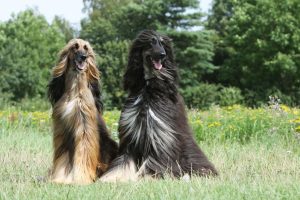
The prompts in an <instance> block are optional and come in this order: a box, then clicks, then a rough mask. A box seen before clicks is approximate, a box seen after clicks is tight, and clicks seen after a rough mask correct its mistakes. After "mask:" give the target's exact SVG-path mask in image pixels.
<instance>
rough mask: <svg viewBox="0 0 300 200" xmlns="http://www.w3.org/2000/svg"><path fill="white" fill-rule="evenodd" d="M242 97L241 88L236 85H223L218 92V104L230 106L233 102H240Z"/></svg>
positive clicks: (242, 99)
mask: <svg viewBox="0 0 300 200" xmlns="http://www.w3.org/2000/svg"><path fill="white" fill-rule="evenodd" d="M243 101H244V97H243V96H242V93H241V90H240V89H239V88H236V87H223V88H222V90H221V91H220V92H219V105H220V106H231V105H234V104H242V103H243Z"/></svg>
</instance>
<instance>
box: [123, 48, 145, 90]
mask: <svg viewBox="0 0 300 200" xmlns="http://www.w3.org/2000/svg"><path fill="white" fill-rule="evenodd" d="M144 85H145V79H144V68H143V56H142V49H141V48H135V47H134V44H133V47H132V48H131V50H130V52H129V58H128V65H127V68H126V71H125V74H124V79H123V87H124V90H126V91H129V92H138V91H139V90H140V89H141V88H142V87H143V86H144Z"/></svg>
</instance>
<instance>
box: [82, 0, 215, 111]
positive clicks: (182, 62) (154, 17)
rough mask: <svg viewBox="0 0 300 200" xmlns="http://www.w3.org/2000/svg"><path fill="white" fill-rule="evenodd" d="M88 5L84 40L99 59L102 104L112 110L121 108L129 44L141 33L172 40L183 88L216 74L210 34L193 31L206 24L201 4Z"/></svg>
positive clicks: (131, 1)
mask: <svg viewBox="0 0 300 200" xmlns="http://www.w3.org/2000/svg"><path fill="white" fill-rule="evenodd" d="M84 3H85V10H86V11H87V13H88V16H89V17H88V18H87V19H84V20H83V21H82V30H81V33H80V36H81V37H82V38H84V39H86V40H88V41H90V43H91V44H92V45H93V47H94V49H95V51H96V52H97V53H98V55H99V57H100V58H99V59H98V60H99V61H100V63H99V65H100V68H101V71H103V72H102V73H103V79H102V82H103V84H102V85H103V89H104V94H105V96H104V99H105V101H104V102H105V104H107V106H108V107H109V108H111V107H120V104H121V102H122V99H123V97H124V92H123V91H122V89H121V88H120V86H121V79H122V76H121V75H122V73H123V71H124V69H125V66H126V63H127V56H128V55H127V54H128V46H129V44H128V43H129V42H128V41H129V40H132V39H133V38H134V37H135V36H136V35H137V34H138V33H139V32H140V31H141V30H143V29H154V30H157V31H159V32H161V33H163V34H166V35H168V36H170V37H171V38H172V39H173V41H174V47H175V58H176V62H177V63H178V68H179V72H180V75H181V77H182V79H181V87H182V88H185V87H187V86H193V85H198V84H199V83H200V82H201V78H202V76H203V75H204V74H209V73H212V72H213V71H214V70H215V69H216V68H215V67H214V66H213V65H212V64H211V60H212V57H213V43H212V42H211V32H209V31H204V30H201V31H196V30H194V31H191V30H190V29H191V28H195V27H197V26H199V25H201V23H202V22H201V21H200V20H201V16H202V14H201V12H200V10H199V7H198V1H197V0H179V1H178V0H176V1H175V0H165V1H162V0H147V1H141V0H127V1H119V0H113V1H109V0H84ZM187 11H188V12H187ZM124 44H126V45H124ZM125 46H127V49H126V48H125ZM101 65H102V66H101ZM107 67H108V68H107Z"/></svg>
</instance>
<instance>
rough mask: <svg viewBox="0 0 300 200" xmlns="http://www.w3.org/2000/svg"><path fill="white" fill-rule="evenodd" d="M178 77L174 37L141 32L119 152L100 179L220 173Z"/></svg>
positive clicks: (132, 57)
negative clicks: (196, 132)
mask: <svg viewBox="0 0 300 200" xmlns="http://www.w3.org/2000/svg"><path fill="white" fill-rule="evenodd" d="M177 82H178V75H177V70H176V66H175V63H174V57H173V52H172V47H171V39H170V38H168V37H166V36H162V35H159V34H158V33H156V32H154V31H150V30H145V31H143V32H141V33H140V34H139V35H138V36H137V38H136V39H135V40H134V41H133V44H132V47H131V50H130V53H129V61H128V66H127V70H126V72H125V75H124V89H125V90H126V91H128V92H129V95H128V98H127V100H126V102H125V105H124V108H123V110H122V113H121V117H120V121H119V138H120V145H119V156H118V158H116V159H115V160H114V161H113V162H112V164H111V167H110V168H109V170H108V172H107V173H105V174H104V175H103V176H102V177H101V178H100V180H102V181H127V180H137V179H139V178H140V177H144V176H147V177H149V176H150V177H163V175H164V174H170V175H171V176H175V177H180V176H182V175H184V174H189V175H191V174H195V175H200V176H208V175H217V171H216V169H215V167H214V166H213V164H212V163H211V162H209V160H208V159H207V157H206V156H205V155H204V153H203V152H202V151H201V150H200V148H199V147H198V146H197V144H196V142H195V140H194V139H193V136H192V132H191V130H190V128H189V125H188V121H187V117H186V112H185V108H184V101H183V99H182V97H181V96H180V95H179V93H178V91H177Z"/></svg>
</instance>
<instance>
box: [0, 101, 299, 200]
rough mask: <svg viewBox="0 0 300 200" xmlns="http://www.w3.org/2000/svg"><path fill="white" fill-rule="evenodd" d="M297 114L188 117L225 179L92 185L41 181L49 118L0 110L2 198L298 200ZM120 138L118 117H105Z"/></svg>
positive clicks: (275, 111)
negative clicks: (58, 183)
mask: <svg viewBox="0 0 300 200" xmlns="http://www.w3.org/2000/svg"><path fill="white" fill-rule="evenodd" d="M299 117H300V114H299V110H298V109H292V108H288V107H286V106H281V107H278V108H270V107H266V108H259V109H249V108H244V107H241V106H233V107H226V108H219V107H213V108H211V109H210V110H208V111H196V110H192V111H190V112H189V118H190V124H191V126H192V128H193V130H194V132H195V137H196V139H197V141H198V143H199V145H200V146H201V148H202V149H203V150H204V151H205V152H206V154H207V155H208V157H209V158H210V160H211V161H212V162H213V163H214V164H215V165H216V167H217V169H218V170H219V172H220V176H219V177H217V178H197V177H193V178H192V180H191V181H186V180H174V179H171V178H166V179H164V180H157V181H149V180H144V181H140V182H137V183H118V184H108V183H105V184H103V183H100V182H96V183H95V184H91V185H88V186H74V185H55V184H50V183H45V182H39V181H37V178H38V177H40V176H44V175H46V174H47V171H48V169H49V167H50V166H51V160H52V144H51V120H50V111H49V112H24V111H20V110H17V109H5V110H2V111H0V166H1V168H0V199H109V200H113V199H118V200H119V199H120V200H121V199H155V200H157V199H180V200H182V199H299V197H300V150H299V145H300V144H299V143H300V141H299V133H298V131H300V127H299V124H300V118H299ZM104 118H105V120H106V122H107V124H108V126H109V128H110V130H112V134H113V136H114V138H116V134H117V133H116V129H117V121H118V118H119V112H118V111H110V112H106V114H105V116H104Z"/></svg>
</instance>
